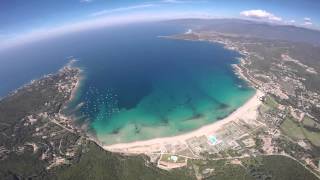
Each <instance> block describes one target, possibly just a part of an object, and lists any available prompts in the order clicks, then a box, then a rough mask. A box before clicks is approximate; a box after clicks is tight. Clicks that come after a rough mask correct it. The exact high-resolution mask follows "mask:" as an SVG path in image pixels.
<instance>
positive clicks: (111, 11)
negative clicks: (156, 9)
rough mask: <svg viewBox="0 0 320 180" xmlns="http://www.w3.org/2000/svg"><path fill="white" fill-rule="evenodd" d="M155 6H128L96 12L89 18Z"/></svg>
mask: <svg viewBox="0 0 320 180" xmlns="http://www.w3.org/2000/svg"><path fill="white" fill-rule="evenodd" d="M153 6H156V5H155V4H140V5H135V6H128V7H121V8H114V9H106V10H102V11H98V12H95V13H92V14H90V16H101V15H106V14H110V13H115V12H122V11H129V10H135V9H143V8H149V7H153Z"/></svg>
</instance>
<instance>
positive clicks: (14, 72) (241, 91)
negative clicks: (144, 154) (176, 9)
mask: <svg viewBox="0 0 320 180" xmlns="http://www.w3.org/2000/svg"><path fill="white" fill-rule="evenodd" d="M184 31H186V28H185V27H181V26H179V25H174V24H167V23H146V24H131V25H123V26H116V27H108V28H104V29H99V30H90V31H86V32H81V33H74V34H68V35H65V36H61V37H58V38H55V39H51V40H45V41H40V42H37V43H33V44H29V45H25V46H21V47H19V48H15V49H13V50H11V51H8V52H6V53H2V54H0V60H1V63H2V66H0V84H2V86H0V96H4V95H6V94H7V93H8V92H9V91H11V90H13V89H15V88H17V87H19V86H21V85H22V84H24V83H27V82H28V81H30V80H31V79H34V78H39V77H40V76H41V75H44V74H47V73H54V72H56V71H57V70H58V69H59V68H61V67H62V66H63V65H64V64H66V63H67V62H68V61H69V60H70V58H69V57H70V56H73V57H75V58H76V59H77V60H79V61H78V62H77V64H76V65H77V66H79V67H81V68H82V69H83V70H84V73H83V76H84V80H83V82H82V86H81V88H80V89H79V91H78V94H77V98H76V99H75V100H74V101H73V103H72V105H71V109H72V108H75V107H76V106H77V105H78V104H79V103H81V104H83V105H82V106H81V108H80V109H78V110H77V111H75V112H76V115H77V117H78V118H79V119H78V121H79V122H84V121H86V122H89V123H90V127H91V130H92V131H93V132H95V133H96V135H97V137H98V138H99V139H100V140H101V141H102V142H104V143H106V144H110V143H117V142H127V141H134V140H141V139H149V138H153V137H159V136H166V135H174V134H179V133H183V132H185V131H189V130H192V129H195V128H198V127H200V126H202V125H205V124H208V123H210V122H213V121H215V120H217V119H219V118H221V117H224V116H226V115H227V114H228V113H230V112H232V111H233V110H235V109H236V108H237V107H239V106H240V105H241V104H242V103H244V102H245V101H246V100H247V99H248V98H249V97H250V96H251V95H252V93H253V91H252V89H250V88H248V87H246V84H245V83H244V82H243V81H242V80H240V79H239V78H237V77H236V76H235V75H234V73H233V71H232V68H231V66H230V65H231V64H233V63H237V60H236V58H237V57H239V54H238V53H237V52H234V51H229V50H226V49H224V48H223V47H222V46H221V45H218V44H213V43H208V42H195V41H183V40H172V39H165V38H159V37H158V36H162V35H171V34H176V33H183V32H184Z"/></svg>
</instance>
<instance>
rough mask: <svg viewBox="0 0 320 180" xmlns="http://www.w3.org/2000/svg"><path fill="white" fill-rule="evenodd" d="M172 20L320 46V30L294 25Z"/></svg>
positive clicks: (232, 32)
mask: <svg viewBox="0 0 320 180" xmlns="http://www.w3.org/2000/svg"><path fill="white" fill-rule="evenodd" d="M172 22H175V23H181V24H183V25H186V27H187V28H191V29H194V30H202V31H206V30H210V31H217V32H221V33H229V34H237V35H241V36H246V37H255V38H262V39H271V40H274V39H277V40H285V41H293V42H304V43H311V44H313V45H317V46H320V31H318V30H312V29H307V28H303V27H297V26H293V25H277V24H270V23H262V22H256V21H249V20H241V19H183V20H174V21H172Z"/></svg>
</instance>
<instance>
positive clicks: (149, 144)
mask: <svg viewBox="0 0 320 180" xmlns="http://www.w3.org/2000/svg"><path fill="white" fill-rule="evenodd" d="M161 38H172V37H170V36H166V37H161ZM173 39H180V38H173ZM183 40H191V41H203V40H202V39H197V40H194V39H183ZM209 42H213V43H218V44H222V45H223V46H224V48H226V49H228V50H233V51H237V52H238V53H239V54H241V55H242V56H244V57H243V58H239V63H237V64H233V65H232V67H233V69H234V73H235V74H236V75H237V76H238V77H239V78H241V79H243V80H245V81H246V82H247V83H248V84H249V85H250V86H251V87H252V88H254V89H255V90H256V92H255V94H254V95H253V96H252V97H251V98H250V99H248V100H247V101H246V102H245V103H244V104H243V105H242V106H241V107H239V108H238V109H236V110H235V111H234V112H232V113H231V114H229V115H228V116H227V117H225V118H223V119H220V120H218V121H215V122H213V123H211V124H208V125H205V126H202V127H200V128H198V129H196V130H193V131H190V132H186V133H184V134H180V135H176V136H169V137H160V138H154V139H149V140H141V141H134V142H129V143H118V144H111V145H102V148H104V149H105V150H108V151H112V152H120V153H125V154H146V153H152V152H155V151H160V150H161V149H162V147H164V146H165V145H166V144H176V143H181V142H182V143H185V142H186V140H187V139H189V138H192V137H200V136H206V137H209V136H211V135H213V134H214V133H215V132H217V131H219V130H220V129H222V128H223V126H224V125H226V124H228V123H230V122H236V121H238V120H239V119H246V120H248V121H250V120H255V119H256V117H257V114H258V113H257V109H258V107H259V106H260V105H261V103H262V102H261V101H260V97H262V96H264V93H263V92H262V91H260V90H259V89H257V88H255V84H254V83H253V82H251V81H250V79H249V78H248V77H246V76H245V75H244V73H243V71H244V70H243V68H244V69H245V67H243V64H245V63H246V62H244V61H245V60H247V58H248V52H246V51H244V50H240V49H239V48H237V47H236V46H234V45H232V44H228V43H226V42H221V41H209ZM100 146H101V144H100Z"/></svg>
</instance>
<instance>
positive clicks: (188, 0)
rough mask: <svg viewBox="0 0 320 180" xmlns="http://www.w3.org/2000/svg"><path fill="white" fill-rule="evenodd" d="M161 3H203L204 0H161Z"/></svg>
mask: <svg viewBox="0 0 320 180" xmlns="http://www.w3.org/2000/svg"><path fill="white" fill-rule="evenodd" d="M160 2H161V3H170V4H184V3H203V2H207V1H206V0H161V1H160Z"/></svg>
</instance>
